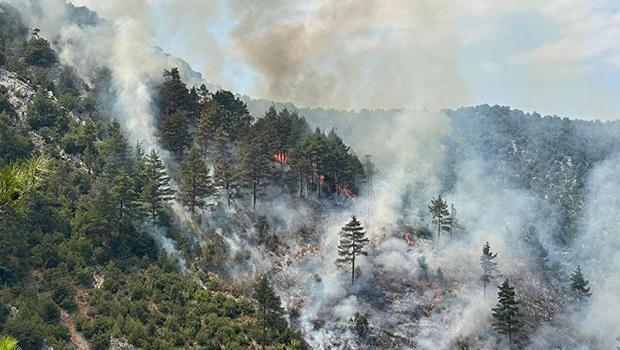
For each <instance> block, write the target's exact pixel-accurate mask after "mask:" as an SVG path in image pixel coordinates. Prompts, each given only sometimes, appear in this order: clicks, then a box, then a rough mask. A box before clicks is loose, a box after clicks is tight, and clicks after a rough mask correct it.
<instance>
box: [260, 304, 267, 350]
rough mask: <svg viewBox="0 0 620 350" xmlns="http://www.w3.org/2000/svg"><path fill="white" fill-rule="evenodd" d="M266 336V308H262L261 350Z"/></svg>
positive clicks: (263, 347)
mask: <svg viewBox="0 0 620 350" xmlns="http://www.w3.org/2000/svg"><path fill="white" fill-rule="evenodd" d="M266 335H267V306H263V334H262V335H261V338H262V339H261V348H262V350H265V337H266Z"/></svg>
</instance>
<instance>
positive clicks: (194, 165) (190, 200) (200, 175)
mask: <svg viewBox="0 0 620 350" xmlns="http://www.w3.org/2000/svg"><path fill="white" fill-rule="evenodd" d="M179 168H180V171H181V182H180V184H179V197H180V200H181V203H183V205H185V206H186V207H189V208H190V211H191V212H192V213H194V212H195V210H196V207H198V208H203V207H204V205H205V200H204V199H205V198H206V197H209V196H211V195H213V182H212V180H211V175H210V174H209V168H208V166H207V162H205V160H204V159H203V158H202V156H201V154H200V151H199V150H198V149H197V148H192V149H191V151H189V153H188V154H187V156H185V158H184V159H183V161H182V162H181V165H180V166H179Z"/></svg>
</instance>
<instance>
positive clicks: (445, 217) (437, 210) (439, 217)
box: [428, 194, 450, 241]
mask: <svg viewBox="0 0 620 350" xmlns="http://www.w3.org/2000/svg"><path fill="white" fill-rule="evenodd" d="M428 209H429V210H430V212H431V215H432V216H433V223H436V224H437V241H439V238H440V237H441V231H449V230H450V226H449V221H450V220H449V215H450V212H448V203H447V202H446V201H445V200H444V199H443V198H442V197H441V194H440V195H439V196H438V197H437V198H433V199H432V200H431V205H429V206H428Z"/></svg>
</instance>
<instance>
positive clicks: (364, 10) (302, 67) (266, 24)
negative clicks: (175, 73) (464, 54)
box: [231, 0, 467, 109]
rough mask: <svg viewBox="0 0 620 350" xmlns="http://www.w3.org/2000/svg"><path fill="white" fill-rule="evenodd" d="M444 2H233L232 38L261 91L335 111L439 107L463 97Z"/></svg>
mask: <svg viewBox="0 0 620 350" xmlns="http://www.w3.org/2000/svg"><path fill="white" fill-rule="evenodd" d="M446 3H447V2H446V1H398V0H397V1H387V2H386V1H375V0H365V1H341V2H335V3H334V2H324V1H319V2H314V3H312V4H306V3H294V2H287V1H280V0H273V1H270V2H269V3H268V4H265V3H262V2H261V3H260V4H259V3H256V4H253V5H250V4H247V3H246V2H235V6H234V8H235V10H236V12H237V13H242V14H243V15H242V17H241V21H240V22H239V24H238V25H237V26H236V27H235V28H234V30H233V31H232V35H231V38H232V39H233V40H234V43H235V48H236V50H237V51H238V52H239V53H240V54H241V55H242V57H243V58H244V59H245V60H246V61H247V62H248V63H249V64H250V65H251V66H252V67H253V68H255V69H256V70H257V71H258V72H259V73H260V77H259V79H258V82H257V84H256V88H255V89H254V91H252V92H254V94H255V95H256V96H259V97H265V98H269V99H275V100H279V101H293V102H295V103H296V104H298V105H302V106H312V107H316V106H322V107H334V108H339V109H350V108H362V107H367V106H372V107H376V108H381V107H384V108H385V107H394V106H398V107H403V106H404V107H408V106H424V107H430V108H438V107H445V106H446V105H448V104H454V103H464V102H465V98H466V95H467V93H466V91H465V88H464V86H463V84H462V83H461V81H460V79H459V72H458V69H457V64H456V63H457V62H456V60H457V57H458V55H457V53H456V49H455V39H456V30H457V28H456V27H455V23H454V21H453V18H452V13H451V12H448V11H442V10H443V9H445V6H446ZM438 42H441V43H442V44H441V45H437V44H436V43H438ZM405 67H407V68H405Z"/></svg>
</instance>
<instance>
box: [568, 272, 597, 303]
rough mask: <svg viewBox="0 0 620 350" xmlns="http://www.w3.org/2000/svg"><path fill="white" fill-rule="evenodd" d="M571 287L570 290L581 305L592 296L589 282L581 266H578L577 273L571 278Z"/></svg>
mask: <svg viewBox="0 0 620 350" xmlns="http://www.w3.org/2000/svg"><path fill="white" fill-rule="evenodd" d="M570 280H571V285H570V289H571V291H572V293H573V296H574V297H575V300H576V301H577V302H578V303H579V304H580V305H581V304H583V303H584V302H586V300H587V299H588V298H589V297H590V296H591V295H592V293H591V292H590V287H588V284H589V283H590V282H588V280H586V279H585V277H584V276H583V271H581V266H577V268H576V269H575V271H574V272H573V273H572V274H571V276H570Z"/></svg>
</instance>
